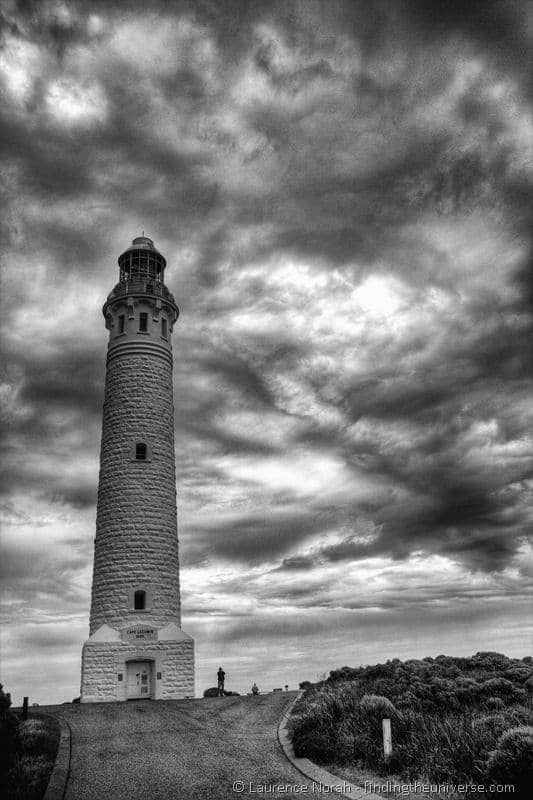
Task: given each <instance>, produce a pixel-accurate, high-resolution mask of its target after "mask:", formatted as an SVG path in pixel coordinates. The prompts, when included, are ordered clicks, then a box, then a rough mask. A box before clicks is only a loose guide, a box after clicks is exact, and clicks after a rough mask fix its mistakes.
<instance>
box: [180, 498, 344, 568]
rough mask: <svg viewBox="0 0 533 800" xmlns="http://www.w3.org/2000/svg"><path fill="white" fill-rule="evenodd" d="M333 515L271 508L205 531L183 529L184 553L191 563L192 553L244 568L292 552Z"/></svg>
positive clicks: (332, 512)
mask: <svg viewBox="0 0 533 800" xmlns="http://www.w3.org/2000/svg"><path fill="white" fill-rule="evenodd" d="M334 515H335V512H334V511H333V510H331V511H330V512H329V514H325V513H313V512H312V511H305V510H303V509H300V510H298V511H283V510H276V509H275V508H272V509H271V510H269V511H268V513H265V514H257V513H251V514H247V515H241V516H238V517H236V518H234V519H231V520H221V519H216V520H215V521H214V523H213V524H212V525H210V526H209V527H198V526H195V524H194V522H193V523H191V524H189V526H188V529H187V541H186V543H185V548H186V552H187V555H188V558H189V560H190V561H191V562H194V560H195V555H194V554H195V552H197V553H202V554H204V555H205V556H206V557H207V558H208V559H209V560H216V559H219V558H222V559H226V560H228V561H232V562H235V561H238V562H241V563H246V564H258V563H261V562H262V561H263V560H264V559H267V558H276V557H277V556H279V555H283V554H284V553H286V552H287V551H289V550H291V549H293V548H294V547H295V546H297V545H298V544H299V543H300V542H302V541H305V539H307V538H308V537H309V536H310V535H312V534H314V533H316V532H318V531H322V530H324V528H325V527H326V526H327V524H328V523H327V520H329V522H330V523H331V519H332V518H333V517H334Z"/></svg>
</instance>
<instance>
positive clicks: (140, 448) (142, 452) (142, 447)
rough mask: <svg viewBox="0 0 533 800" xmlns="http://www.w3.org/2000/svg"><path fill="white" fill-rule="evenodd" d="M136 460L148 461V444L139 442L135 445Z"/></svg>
mask: <svg viewBox="0 0 533 800" xmlns="http://www.w3.org/2000/svg"><path fill="white" fill-rule="evenodd" d="M135 458H136V459H137V461H146V444H145V443H144V442H137V444H136V445H135Z"/></svg>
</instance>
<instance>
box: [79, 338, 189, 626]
mask: <svg viewBox="0 0 533 800" xmlns="http://www.w3.org/2000/svg"><path fill="white" fill-rule="evenodd" d="M173 416H174V409H173V403H172V363H171V361H170V359H169V358H168V356H167V353H166V352H165V353H163V354H162V357H158V356H157V354H156V353H154V355H152V354H151V353H147V352H145V351H144V347H143V348H136V347H135V344H132V345H130V346H129V347H128V348H127V349H126V350H125V351H124V352H122V353H121V355H120V356H119V357H115V358H113V359H112V360H110V361H109V363H108V369H107V376H106V393H105V403H104V419H103V430H102V447H101V459H100V480H99V490H98V512H97V521H96V539H95V557H94V577H93V592H92V605H91V620H90V631H91V633H93V632H94V631H95V630H96V629H97V628H98V627H99V626H100V625H102V624H104V623H107V624H109V625H112V626H114V627H118V626H120V625H121V624H123V623H126V622H130V623H131V622H132V621H140V622H142V621H143V619H144V617H143V615H144V614H145V613H147V612H142V611H141V612H133V611H132V609H131V608H130V601H129V599H128V598H129V597H131V590H134V589H145V590H149V593H150V595H151V605H152V607H151V609H150V611H149V616H150V624H153V625H156V626H160V625H164V624H165V623H167V622H169V621H171V620H172V621H175V622H177V623H178V625H179V624H180V598H179V559H178V540H177V518H176V479H175V464H174V420H173ZM137 442H144V443H146V444H147V446H148V458H147V459H146V460H145V461H139V460H136V459H135V444H136V443H137Z"/></svg>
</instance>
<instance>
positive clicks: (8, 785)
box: [0, 684, 59, 800]
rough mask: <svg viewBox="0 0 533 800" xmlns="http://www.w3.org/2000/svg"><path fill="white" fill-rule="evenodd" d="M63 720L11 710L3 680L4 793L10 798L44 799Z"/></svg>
mask: <svg viewBox="0 0 533 800" xmlns="http://www.w3.org/2000/svg"><path fill="white" fill-rule="evenodd" d="M58 744H59V723H58V722H57V720H55V719H54V718H53V717H49V716H47V715H44V714H43V715H36V714H32V716H31V717H30V718H28V719H26V720H22V719H20V718H19V716H18V714H16V713H15V712H13V711H12V710H11V698H10V696H9V694H7V693H6V692H4V691H3V689H2V685H1V684H0V793H1V796H2V797H4V798H7V800H40V798H42V796H43V794H44V792H45V789H46V786H47V784H48V781H49V779H50V775H51V772H52V769H53V766H54V762H55V757H56V753H57V747H58Z"/></svg>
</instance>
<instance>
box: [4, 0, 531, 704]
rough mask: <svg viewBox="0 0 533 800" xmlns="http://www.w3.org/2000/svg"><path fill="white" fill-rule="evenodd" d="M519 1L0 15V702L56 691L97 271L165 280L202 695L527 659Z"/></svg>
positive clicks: (88, 399) (74, 628) (97, 384)
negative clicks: (171, 298)
mask: <svg viewBox="0 0 533 800" xmlns="http://www.w3.org/2000/svg"><path fill="white" fill-rule="evenodd" d="M526 6H527V4H526V2H523V3H518V2H490V0H477V1H476V2H474V0H471V2H469V3H464V2H459V1H457V2H447V3H439V2H428V0H412V1H411V2H407V1H406V2H400V1H399V2H386V1H385V0H383V1H382V2H379V1H376V2H370V1H365V2H363V0H361V2H357V1H356V0H346V2H343V1H342V0H324V2H319V0H300V2H299V1H298V0H284V1H283V2H280V3H278V2H275V1H272V0H265V2H257V1H256V0H225V1H224V2H221V0H196V2H173V3H165V2H157V0H143V1H142V2H125V1H124V0H121V2H115V3H113V2H108V0H106V2H103V1H102V2H98V1H97V0H94V2H90V1H89V0H83V2H81V0H80V2H74V1H72V2H64V3H61V2H48V0H41V1H40V2H30V1H29V0H25V2H20V3H16V2H10V1H9V0H6V2H4V3H3V4H2V9H3V10H2V19H1V23H2V51H1V54H0V82H1V89H2V92H3V102H2V106H1V112H0V113H1V116H2V123H1V124H2V132H1V145H0V146H1V148H2V155H3V170H2V179H1V185H2V192H3V196H4V206H3V207H4V211H3V214H2V218H1V228H2V256H3V268H2V289H3V296H4V302H3V307H2V314H1V323H2V342H3V347H4V364H5V367H4V370H3V374H2V403H3V418H4V423H5V428H4V440H3V441H4V444H3V448H4V452H3V459H2V460H3V479H4V480H3V498H2V507H3V516H4V525H3V537H2V542H3V560H2V571H3V586H4V590H5V595H4V598H5V604H4V609H5V617H6V618H5V621H4V625H3V639H2V655H1V661H2V668H3V681H4V683H5V685H6V689H8V690H11V692H12V693H13V696H14V698H15V700H20V698H21V697H22V696H23V695H29V696H30V698H31V700H35V701H38V702H46V701H48V702H60V701H62V700H69V699H71V698H72V697H74V696H76V695H77V694H79V672H80V655H81V646H82V643H83V641H84V639H85V638H86V637H87V632H88V614H89V595H90V582H91V569H92V547H93V536H94V526H95V500H96V489H97V480H98V454H99V445H100V426H101V413H102V402H103V384H104V375H105V371H104V370H105V351H106V343H107V332H106V330H105V328H104V320H103V317H102V313H101V306H102V303H103V301H104V299H105V297H106V295H107V293H108V292H109V291H110V289H111V288H112V286H113V285H114V283H115V282H116V280H117V276H118V267H117V263H116V259H117V257H118V255H119V254H120V253H121V252H122V251H123V250H124V249H125V248H126V247H127V246H129V244H130V243H131V240H132V239H133V237H135V236H138V235H140V234H141V232H142V231H143V230H144V231H145V232H146V234H147V235H149V236H151V237H152V238H153V239H154V241H155V243H156V246H157V247H158V248H159V249H160V250H161V252H162V253H163V254H164V255H165V256H166V258H167V260H168V263H169V269H168V270H167V282H168V285H169V286H170V288H171V290H172V291H173V292H174V294H175V296H176V299H177V302H178V305H179V306H180V309H181V316H180V321H179V324H178V325H177V327H176V330H175V335H174V363H175V388H174V392H175V405H176V456H177V474H178V500H179V512H178V513H179V526H180V547H181V560H182V584H183V592H182V600H183V606H184V620H183V627H184V629H185V630H186V631H187V632H189V633H190V634H192V635H193V636H194V637H195V639H196V653H197V691H198V692H199V693H200V692H201V691H203V689H205V688H206V687H207V686H211V685H213V682H214V673H215V671H216V668H217V667H218V665H219V664H222V665H223V666H224V668H225V669H226V672H227V674H228V681H227V683H228V687H229V688H233V689H238V690H241V691H242V690H247V689H248V688H249V686H250V685H251V683H252V681H253V680H256V681H257V682H258V684H259V686H260V688H261V689H270V688H272V687H274V686H283V685H285V684H289V685H290V686H297V684H298V682H299V681H301V680H304V679H310V680H315V679H316V678H317V677H318V676H319V675H320V674H321V673H324V672H327V671H329V670H330V669H332V668H337V667H340V666H343V665H344V664H348V665H351V666H356V665H358V664H365V663H375V662H377V661H380V660H386V659H387V658H394V657H400V658H408V657H417V656H426V655H433V656H435V655H438V654H439V653H448V654H452V655H458V654H471V653H473V652H475V651H476V650H498V651H500V652H504V653H506V654H508V655H513V656H523V655H526V654H527V653H528V651H529V650H530V647H531V643H532V637H531V627H530V624H529V623H528V619H527V617H528V611H530V610H531V603H530V598H531V573H532V569H531V567H532V561H531V550H530V549H529V548H528V534H529V533H530V531H531V527H532V518H533V512H532V501H533V491H532V487H533V481H532V467H533V442H532V429H533V403H532V391H531V390H532V373H533V363H532V358H531V335H532V320H533V316H532V315H533V274H532V271H531V261H530V254H531V240H530V238H528V237H529V224H530V223H531V219H530V215H531V212H530V208H531V206H530V203H529V201H530V197H531V195H530V187H531V175H532V163H533V159H532V152H531V141H532V139H531V134H532V118H531V106H530V105H529V103H528V99H527V98H528V89H530V88H531V87H530V85H528V77H529V76H528V75H527V74H526V48H527V40H526V33H527V19H526Z"/></svg>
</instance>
